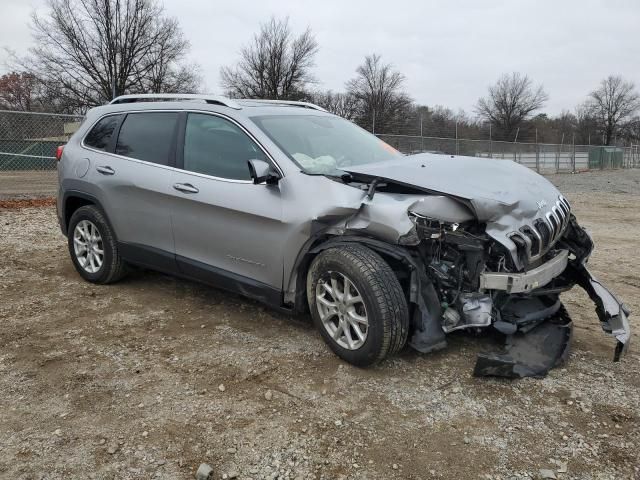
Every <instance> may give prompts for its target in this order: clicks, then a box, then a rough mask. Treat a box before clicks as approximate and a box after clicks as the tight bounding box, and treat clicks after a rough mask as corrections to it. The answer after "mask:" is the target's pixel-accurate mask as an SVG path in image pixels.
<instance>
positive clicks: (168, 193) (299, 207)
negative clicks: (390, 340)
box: [58, 99, 629, 342]
mask: <svg viewBox="0 0 640 480" xmlns="http://www.w3.org/2000/svg"><path fill="white" fill-rule="evenodd" d="M124 100H127V99H124ZM212 101H217V100H215V99H214V100H212ZM307 107H308V106H305V104H295V103H294V104H291V103H289V104H281V103H278V102H274V103H266V102H252V101H238V102H237V103H235V102H234V103H233V104H229V105H228V106H225V105H218V104H203V103H196V102H193V101H172V102H169V103H167V102H149V103H144V104H141V103H137V102H134V103H116V104H113V105H107V106H103V107H98V108H95V109H92V110H91V111H90V112H89V113H88V114H87V118H86V120H85V122H84V123H83V124H82V125H81V127H80V128H79V130H78V131H77V132H76V134H74V136H73V137H72V138H71V139H70V140H69V142H68V144H67V145H66V146H65V150H64V154H63V157H62V161H61V162H60V164H59V195H58V212H59V216H60V223H61V226H62V227H63V231H64V229H65V228H66V227H65V222H66V221H67V220H68V218H67V219H65V215H64V212H65V203H64V202H65V199H66V198H67V197H68V196H69V195H76V194H77V195H87V196H90V198H92V199H95V200H96V201H97V202H98V203H99V204H100V206H101V207H102V208H103V209H104V211H105V214H106V216H107V218H108V219H109V221H110V222H111V224H112V227H113V230H114V231H115V235H116V237H117V240H118V241H119V242H123V243H126V244H131V245H140V246H144V247H149V248H151V249H153V250H154V251H157V252H161V253H162V254H164V255H167V256H168V257H169V258H171V259H172V260H171V261H173V259H178V258H182V259H187V260H188V261H192V262H196V263H198V264H199V265H204V266H208V267H211V268H213V269H216V270H217V271H221V272H227V273H229V274H232V275H234V276H236V277H237V278H242V279H246V280H248V281H251V282H257V283H258V284H260V285H263V286H266V287H268V288H270V289H273V291H276V292H278V294H279V295H280V300H281V303H282V305H288V304H291V303H293V302H294V301H295V299H296V295H298V294H299V293H300V289H301V288H302V289H304V287H301V286H300V283H299V278H300V271H299V269H300V268H301V261H302V259H303V257H304V256H305V254H306V253H307V252H308V251H309V250H310V249H311V248H312V246H313V245H314V242H316V241H317V240H319V239H325V240H326V239H327V238H336V237H343V238H347V239H348V238H349V237H352V238H366V239H373V240H375V241H378V242H383V243H384V244H388V245H393V246H394V248H395V247H400V248H405V247H416V246H417V245H418V244H419V243H420V241H421V239H420V238H419V236H418V234H417V230H416V224H415V222H414V219H413V218H412V217H414V216H415V217H421V218H423V219H425V218H426V219H436V220H438V221H440V222H443V223H447V224H453V225H456V224H458V223H464V222H477V223H480V224H482V225H484V227H485V232H486V234H487V235H488V236H489V237H491V238H492V239H493V240H495V242H498V243H499V244H500V245H502V246H503V247H504V248H505V249H506V251H507V252H508V254H509V255H510V256H511V259H512V261H513V264H515V266H516V267H517V272H512V273H504V272H483V273H482V274H481V276H480V278H481V285H480V288H481V289H486V290H497V291H503V292H507V293H526V292H530V291H531V290H535V289H536V288H539V287H541V286H544V285H546V284H548V283H549V282H550V281H551V280H553V279H554V278H555V277H556V276H558V275H559V274H561V273H562V272H563V271H564V270H565V268H567V261H568V260H567V259H568V256H567V252H566V251H563V252H561V253H560V254H558V255H556V256H555V257H554V258H553V259H551V260H549V261H547V262H546V263H543V264H542V265H539V266H537V267H536V268H532V269H530V270H529V271H526V270H527V268H528V267H529V262H531V261H535V260H538V259H542V257H543V256H544V255H546V254H547V252H549V251H550V250H551V248H552V247H553V245H554V243H555V242H556V241H558V240H559V239H560V237H561V236H562V235H563V232H564V231H565V229H567V228H568V224H569V222H570V217H571V214H570V207H569V205H568V203H567V202H566V200H564V199H563V198H562V196H561V195H560V192H559V191H558V190H557V189H556V188H555V187H554V186H553V185H552V184H551V183H550V182H549V181H547V180H546V179H545V178H543V177H542V176H540V175H538V174H536V173H535V172H533V171H531V170H530V169H528V168H526V167H524V166H522V165H518V164H516V163H514V162H512V161H509V160H506V161H505V160H492V159H485V158H483V159H477V158H471V157H453V156H451V157H450V156H445V155H435V154H418V155H412V156H408V157H399V158H397V159H394V160H391V161H385V162H380V163H375V164H366V165H359V166H351V167H344V168H343V170H345V171H346V172H349V173H350V174H351V175H352V176H353V180H354V181H353V182H352V183H348V182H343V181H341V180H340V179H333V178H329V177H327V176H323V175H310V174H307V173H304V172H302V171H301V170H300V167H298V166H297V165H296V164H295V163H294V162H293V161H292V160H291V159H290V158H289V157H288V156H287V155H286V154H285V153H284V152H283V151H282V150H281V149H280V148H279V147H278V146H277V145H276V144H275V143H274V142H272V141H271V140H270V138H269V137H268V136H267V135H266V134H265V133H263V132H262V131H261V130H260V129H259V128H258V126H257V125H256V124H254V123H253V121H252V120H251V117H252V116H254V115H284V114H286V115H317V116H327V115H331V114H329V113H326V112H324V111H321V110H318V109H317V108H314V107H308V108H307ZM136 111H146V112H147V111H176V112H199V113H207V114H211V115H217V116H222V117H224V118H226V119H228V120H229V121H231V122H233V123H235V124H236V125H237V126H239V127H240V128H241V129H242V130H244V132H245V133H246V134H247V135H248V136H249V137H250V138H251V139H252V140H253V141H254V142H256V143H257V145H258V146H259V147H260V148H261V149H262V150H263V151H264V152H265V153H266V154H267V156H268V158H269V161H270V162H271V164H272V166H273V168H274V169H276V170H277V171H278V173H279V175H280V177H281V178H280V180H279V181H278V183H277V184H274V185H267V184H257V185H256V184H254V183H253V182H248V181H237V180H229V179H221V178H216V177H211V176H208V175H203V174H198V173H193V172H189V171H185V170H182V169H180V168H176V167H172V166H161V165H156V164H154V163H151V162H145V161H140V160H135V159H132V158H128V157H123V156H120V155H115V154H113V153H106V152H101V151H97V150H94V149H91V148H87V147H86V146H84V145H83V143H82V140H83V138H84V137H85V135H86V134H87V133H88V132H89V131H90V129H91V128H92V126H93V125H94V124H95V123H96V122H97V121H98V120H99V119H100V118H102V117H103V116H105V115H109V114H114V113H128V112H136ZM177 148H181V146H180V145H178V146H177ZM105 168H108V169H109V170H110V171H112V172H113V173H109V174H105ZM363 179H364V180H363ZM367 179H368V182H369V184H370V183H371V180H373V179H378V180H380V181H384V182H387V183H389V184H391V185H394V184H395V185H399V186H402V187H403V188H406V190H407V191H406V192H402V193H391V192H392V191H393V189H391V190H390V191H387V192H385V191H379V192H374V193H375V194H373V195H369V194H368V192H367V190H366V188H363V187H366V184H367ZM176 184H189V185H191V186H193V191H180V190H176V188H174V185H176ZM539 222H544V225H546V226H547V227H544V228H548V229H549V238H547V239H546V240H545V239H544V238H542V237H543V233H544V232H543V229H544V228H543V229H541V228H540V223H539ZM525 232H526V233H525ZM536 242H539V248H538V249H537V250H536V248H535V244H536ZM519 244H520V245H519ZM519 248H520V249H522V248H524V249H525V254H526V255H525V257H526V259H524V260H523V256H522V255H521V253H522V251H519ZM540 262H542V260H540ZM585 272H586V270H585ZM302 273H304V272H302ZM590 279H591V277H590V275H589V274H588V273H584V281H583V283H582V286H583V287H584V288H589V287H590V285H591V284H590V283H589V282H590ZM594 282H595V281H594ZM598 286H599V284H597V283H593V286H592V287H591V288H592V289H593V290H594V292H593V295H592V298H596V299H599V300H600V301H602V302H604V303H605V305H606V308H607V312H609V313H610V314H609V317H608V318H609V319H608V320H607V319H603V320H602V321H603V323H604V324H606V325H607V326H608V328H609V332H611V333H612V334H613V335H615V336H616V337H617V338H618V339H623V340H624V341H625V342H627V341H628V335H629V333H628V322H627V319H626V313H625V312H624V309H623V308H622V304H621V303H620V302H619V301H618V300H617V299H615V297H613V296H612V295H611V294H610V293H609V292H608V291H604V292H603V291H600V289H599V287H598ZM605 290H606V289H605ZM412 295H414V292H412ZM614 323H615V325H613V324H614ZM605 330H606V328H605ZM620 341H621V342H622V340H620Z"/></svg>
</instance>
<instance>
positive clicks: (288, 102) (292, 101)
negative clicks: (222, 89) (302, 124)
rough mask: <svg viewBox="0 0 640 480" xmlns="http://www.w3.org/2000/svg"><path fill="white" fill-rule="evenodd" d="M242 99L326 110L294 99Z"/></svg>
mask: <svg viewBox="0 0 640 480" xmlns="http://www.w3.org/2000/svg"><path fill="white" fill-rule="evenodd" d="M242 100H244V101H247V102H255V103H271V104H273V105H289V106H291V107H303V108H311V109H313V110H320V111H321V112H326V110H325V109H324V108H322V107H321V106H319V105H316V104H315V103H309V102H297V101H295V100H261V99H253V98H243V99H242Z"/></svg>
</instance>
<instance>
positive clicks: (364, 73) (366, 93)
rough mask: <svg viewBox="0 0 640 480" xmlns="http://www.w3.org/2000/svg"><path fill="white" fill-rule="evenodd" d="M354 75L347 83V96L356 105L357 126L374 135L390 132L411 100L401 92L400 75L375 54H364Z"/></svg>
mask: <svg viewBox="0 0 640 480" xmlns="http://www.w3.org/2000/svg"><path fill="white" fill-rule="evenodd" d="M356 73H357V76H356V77H355V78H353V79H351V80H349V81H348V82H347V93H348V94H350V95H352V96H353V97H355V98H356V99H358V101H359V102H360V111H359V114H358V123H359V124H360V125H361V126H363V127H364V128H367V129H369V130H371V131H372V132H374V133H375V132H381V133H394V131H395V130H397V129H398V128H400V127H401V123H402V122H403V121H404V120H405V117H406V116H403V113H406V112H407V111H408V110H409V109H410V107H411V98H409V96H408V95H407V94H406V93H405V92H404V91H403V90H402V86H403V83H404V75H402V74H401V73H400V72H398V71H395V70H394V69H393V65H391V64H389V63H383V62H382V58H381V57H380V55H377V54H373V55H367V56H366V57H365V59H364V63H363V64H362V65H360V66H359V67H358V68H357V69H356Z"/></svg>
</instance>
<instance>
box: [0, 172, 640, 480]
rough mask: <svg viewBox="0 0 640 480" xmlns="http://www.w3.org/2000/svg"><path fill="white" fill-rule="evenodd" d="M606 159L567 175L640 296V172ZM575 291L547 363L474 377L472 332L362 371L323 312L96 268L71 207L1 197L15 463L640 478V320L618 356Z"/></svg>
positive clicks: (636, 298) (117, 473)
mask: <svg viewBox="0 0 640 480" xmlns="http://www.w3.org/2000/svg"><path fill="white" fill-rule="evenodd" d="M597 175H598V174H581V175H561V176H554V177H551V179H552V181H554V182H555V183H556V184H558V185H560V186H561V188H562V189H563V191H566V192H567V197H568V198H569V200H570V201H571V202H572V205H573V209H574V212H575V213H576V214H577V216H578V219H579V220H580V221H581V223H582V224H583V225H585V226H586V227H588V229H589V230H590V232H591V233H592V234H593V236H594V237H595V240H596V243H597V249H596V252H595V253H594V256H593V257H592V259H591V262H590V264H591V266H592V269H593V270H594V271H595V272H596V273H597V275H598V276H599V277H600V279H601V280H603V281H604V282H605V284H606V285H608V286H610V287H611V288H612V289H613V291H614V292H616V293H617V294H619V296H620V297H621V298H623V299H624V300H625V301H626V303H627V304H628V306H629V307H630V309H631V310H632V311H635V312H640V260H639V257H638V248H639V247H640V243H639V242H638V238H640V208H639V200H640V188H639V184H640V172H639V171H620V172H611V173H609V172H607V173H606V174H605V175H602V176H597ZM564 300H565V303H566V305H567V307H568V310H569V312H570V313H571V315H572V317H573V318H574V320H575V326H576V328H575V332H574V334H575V336H574V339H575V343H574V346H573V351H572V354H571V356H570V360H569V362H568V364H567V365H566V366H565V367H563V368H560V369H557V370H554V371H552V372H551V373H550V375H549V376H548V377H546V378H544V379H523V380H519V381H505V380H497V379H484V378H483V379H478V378H474V377H473V376H472V374H471V373H472V369H473V365H474V362H475V356H476V354H477V353H478V352H479V351H480V350H481V349H482V348H484V347H486V346H487V342H488V340H487V339H484V338H474V337H472V336H467V335H457V336H453V337H451V338H450V340H451V341H450V344H449V347H448V348H447V349H446V350H444V351H442V352H439V353H436V354H431V355H420V354H417V353H415V352H413V351H410V350H405V351H404V352H402V353H401V354H400V355H398V356H396V357H393V358H391V359H390V360H388V361H386V362H384V363H383V364H381V365H379V366H377V367H375V368H372V369H368V370H361V369H357V368H354V367H351V366H349V365H347V364H344V363H343V362H341V361H339V360H338V359H337V358H336V357H335V356H334V355H333V354H332V353H331V352H330V351H329V350H328V348H326V347H325V345H324V344H323V343H322V340H321V338H320V336H319V334H317V333H316V332H315V331H314V329H313V327H312V325H311V324H310V322H309V320H308V318H306V317H303V318H290V317H287V316H285V315H281V314H279V313H276V312H274V311H271V310H269V309H267V308H265V307H263V306H261V305H259V304H257V303H255V302H252V301H248V300H245V299H243V298H241V297H238V296H235V295H230V294H227V293H224V292H222V291H219V290H215V289H212V288H208V287H205V286H201V285H198V284H195V283H189V282H185V281H182V280H176V279H173V278H170V277H166V276H163V275H159V274H156V273H152V272H146V271H136V272H134V273H133V274H132V275H130V276H129V277H128V278H127V279H125V280H124V281H122V282H120V283H118V284H115V285H111V286H94V285H91V284H89V283H85V282H83V281H82V280H81V279H80V277H79V276H78V275H77V274H76V272H75V271H74V269H73V267H72V264H71V261H70V260H69V257H68V252H67V249H66V243H65V239H64V237H63V236H62V235H61V234H60V231H59V229H58V227H57V223H56V218H55V209H54V208H52V207H43V208H21V209H15V208H13V209H5V210H2V209H0V412H1V413H0V478H7V479H69V478H74V479H75V478H83V479H84V478H98V479H111V478H118V479H121V478H135V479H138V478H140V479H143V478H163V479H193V478H194V475H195V471H196V469H197V467H198V465H199V464H200V463H203V462H206V463H209V464H210V465H212V466H213V467H214V470H215V477H214V478H228V477H234V476H236V475H237V478H242V479H248V478H252V479H263V478H283V479H299V478H300V479H337V478H345V479H346V478H359V479H422V478H425V479H430V478H436V479H461V478H465V479H466V478H484V479H510V478H539V477H540V476H541V472H540V470H541V469H546V470H551V471H552V472H555V473H554V475H555V476H557V478H559V479H568V478H575V479H591V478H593V479H596V478H597V479H609V478H611V479H620V478H626V479H638V478H640V472H639V467H640V454H639V453H638V452H639V450H640V375H639V374H640V361H639V360H640V356H639V354H638V353H637V352H638V351H637V349H634V346H633V343H635V345H636V346H637V345H639V344H640V342H639V341H638V340H639V339H638V333H637V332H638V331H640V324H639V323H638V321H637V318H638V317H637V316H632V319H631V323H632V327H633V328H635V332H634V337H633V340H632V349H631V351H630V353H629V354H628V355H627V356H626V357H625V358H624V359H623V361H622V362H620V363H617V364H614V363H612V362H611V358H612V355H613V347H614V342H613V341H612V339H611V338H608V337H606V336H605V335H604V334H603V333H602V331H601V328H600V325H599V323H598V321H597V317H596V315H595V313H594V310H593V308H594V307H593V305H592V304H591V303H590V302H589V300H588V298H587V296H586V294H584V293H583V292H581V291H578V290H575V291H573V292H570V293H569V294H566V295H565V297H564ZM543 473H544V474H545V475H550V472H543ZM225 476H226V477H225Z"/></svg>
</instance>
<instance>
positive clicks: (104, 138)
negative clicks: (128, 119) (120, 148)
mask: <svg viewBox="0 0 640 480" xmlns="http://www.w3.org/2000/svg"><path fill="white" fill-rule="evenodd" d="M121 118H122V115H109V116H108V117H104V118H102V119H101V120H100V121H99V122H98V123H96V124H95V126H94V127H93V128H92V129H91V131H90V132H89V133H88V134H87V136H86V137H84V144H85V145H86V146H87V147H91V148H95V149H96V150H102V151H106V150H107V148H109V142H110V141H111V137H112V136H113V131H114V130H115V129H116V127H117V126H118V123H120V119H121Z"/></svg>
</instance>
